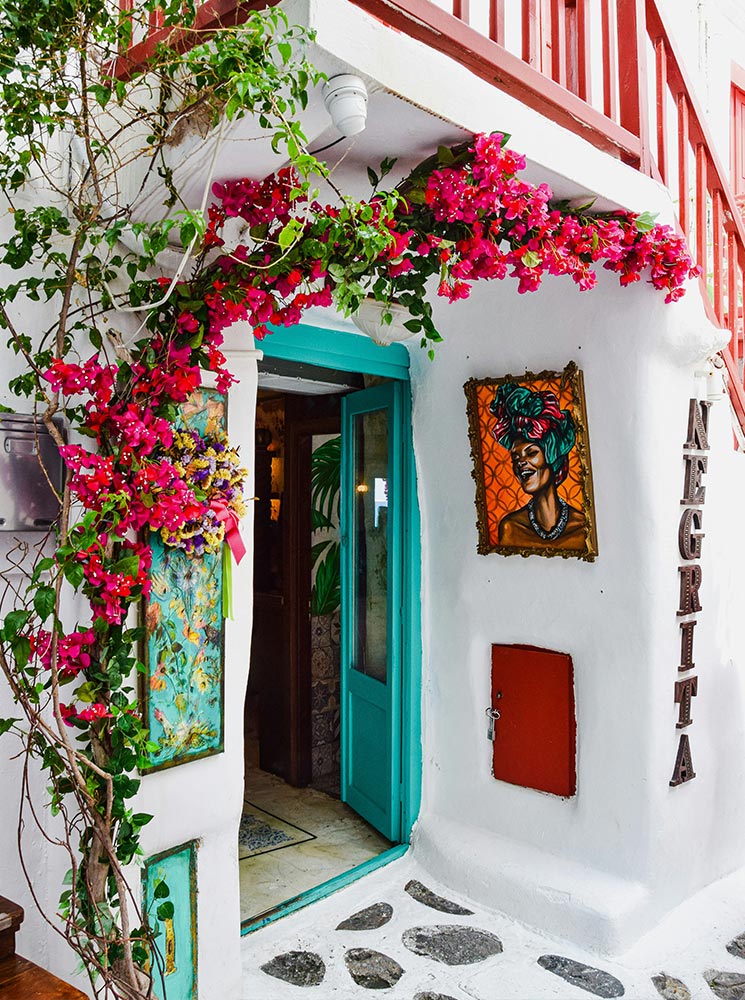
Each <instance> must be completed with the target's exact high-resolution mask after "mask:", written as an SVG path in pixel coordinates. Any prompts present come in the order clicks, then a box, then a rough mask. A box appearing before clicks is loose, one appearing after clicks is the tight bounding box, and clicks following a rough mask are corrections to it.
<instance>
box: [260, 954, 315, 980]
mask: <svg viewBox="0 0 745 1000" xmlns="http://www.w3.org/2000/svg"><path fill="white" fill-rule="evenodd" d="M261 971H262V972H265V973H266V974H267V976H273V977H274V978H275V979H281V980H282V982H284V983H291V984H292V985H293V986H320V985H321V983H322V982H323V977H324V976H325V975H326V966H325V964H324V961H323V959H322V958H321V956H320V955H316V953H315V952H314V951H287V952H285V953H284V954H283V955H277V956H276V957H275V958H273V959H271V960H270V961H269V962H266V963H265V964H264V965H262V966H261Z"/></svg>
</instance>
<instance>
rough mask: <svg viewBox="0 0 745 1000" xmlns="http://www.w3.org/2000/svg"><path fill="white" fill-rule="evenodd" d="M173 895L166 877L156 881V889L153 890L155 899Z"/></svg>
mask: <svg viewBox="0 0 745 1000" xmlns="http://www.w3.org/2000/svg"><path fill="white" fill-rule="evenodd" d="M170 895H171V890H170V889H169V888H168V883H167V882H166V881H165V879H160V880H159V881H158V882H156V883H155V889H154V890H153V896H154V898H155V899H166V898H167V897H168V896H170Z"/></svg>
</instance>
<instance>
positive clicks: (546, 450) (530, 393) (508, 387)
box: [489, 382, 577, 483]
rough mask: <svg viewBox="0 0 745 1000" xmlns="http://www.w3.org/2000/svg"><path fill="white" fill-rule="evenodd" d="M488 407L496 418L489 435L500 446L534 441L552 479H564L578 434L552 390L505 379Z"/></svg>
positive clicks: (568, 413)
mask: <svg viewBox="0 0 745 1000" xmlns="http://www.w3.org/2000/svg"><path fill="white" fill-rule="evenodd" d="M489 409H490V411H491V412H492V413H493V414H494V417H495V418H496V423H495V424H494V427H493V428H492V434H493V435H494V437H495V438H496V440H497V441H498V442H499V444H501V445H502V447H503V448H507V449H508V450H509V449H510V448H511V447H512V445H513V444H514V443H515V441H516V440H517V439H518V438H524V439H525V440H526V441H535V443H536V444H538V445H539V446H540V448H541V450H542V451H543V454H544V455H545V456H546V462H547V463H548V465H549V467H550V469H551V470H552V472H553V473H554V480H555V482H556V483H560V482H561V481H562V480H563V479H566V475H567V471H568V469H569V459H568V455H569V452H570V451H571V450H572V448H573V447H574V442H575V441H576V440H577V433H576V430H575V427H574V420H573V418H572V415H571V413H570V412H569V410H562V409H560V407H559V400H558V399H557V398H556V396H555V394H554V393H553V392H550V391H546V392H540V391H538V390H533V389H528V388H526V387H525V386H523V385H517V384H516V383H514V382H504V383H502V385H500V386H499V388H498V389H497V394H496V396H495V397H494V400H493V401H492V403H491V406H490V407H489Z"/></svg>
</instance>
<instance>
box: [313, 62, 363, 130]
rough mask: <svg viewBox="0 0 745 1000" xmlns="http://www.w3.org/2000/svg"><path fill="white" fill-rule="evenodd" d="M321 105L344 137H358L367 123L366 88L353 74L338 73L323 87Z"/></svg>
mask: <svg viewBox="0 0 745 1000" xmlns="http://www.w3.org/2000/svg"><path fill="white" fill-rule="evenodd" d="M323 103H324V104H325V105H326V110H327V111H328V113H329V114H330V115H331V121H332V122H333V123H334V125H335V126H336V128H337V129H338V130H339V131H340V132H341V134H342V135H344V136H352V135H358V134H359V133H360V132H361V131H362V130H363V129H364V127H365V123H366V122H367V87H366V86H365V84H364V82H363V81H362V80H360V78H359V77H358V76H355V75H354V74H353V73H338V74H337V75H336V76H332V77H331V79H330V80H327V81H326V83H324V85H323Z"/></svg>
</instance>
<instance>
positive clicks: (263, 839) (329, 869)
mask: <svg viewBox="0 0 745 1000" xmlns="http://www.w3.org/2000/svg"><path fill="white" fill-rule="evenodd" d="M390 846H391V845H390V842H389V841H388V840H386V839H385V838H384V837H382V836H381V835H380V834H379V833H378V832H377V831H376V830H374V829H373V828H372V827H371V826H370V825H369V824H368V823H366V822H365V821H364V820H363V819H361V818H360V817H359V816H358V815H357V814H356V813H355V812H354V811H353V810H352V809H350V808H349V806H347V805H345V804H344V803H343V802H340V801H339V800H338V799H337V798H334V797H333V796H331V795H328V794H326V793H325V792H322V791H319V790H317V789H315V788H293V787H292V786H291V785H288V784H286V783H285V782H284V781H283V780H282V779H281V778H279V777H277V776H276V775H273V774H268V773H267V772H266V771H262V770H260V769H259V766H258V743H257V742H256V741H255V740H250V741H247V748H246V781H245V805H244V822H243V823H242V825H241V844H240V845H239V857H240V858H241V860H240V863H239V870H240V881H241V922H245V921H246V920H249V919H252V918H255V917H256V916H258V915H260V914H262V913H264V912H266V911H267V910H271V909H273V908H274V907H275V906H278V905H279V904H280V903H283V902H285V901H286V900H287V899H292V898H293V897H294V896H297V895H299V894H300V893H303V892H306V891H307V890H308V889H312V888H314V887H315V886H317V885H320V884H321V883H322V882H326V881H327V880H328V879H330V878H334V877H335V876H337V875H341V874H342V873H343V872H346V871H349V869H350V868H354V867H355V865H359V864H361V863H362V862H363V861H368V860H369V859H370V858H373V857H375V856H376V855H378V854H381V853H382V852H383V851H386V850H388V848H389V847H390Z"/></svg>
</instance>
